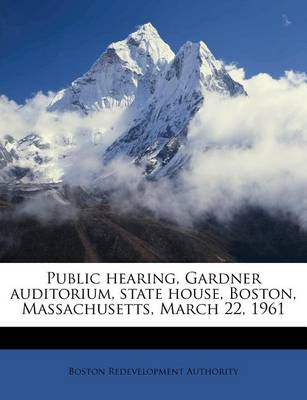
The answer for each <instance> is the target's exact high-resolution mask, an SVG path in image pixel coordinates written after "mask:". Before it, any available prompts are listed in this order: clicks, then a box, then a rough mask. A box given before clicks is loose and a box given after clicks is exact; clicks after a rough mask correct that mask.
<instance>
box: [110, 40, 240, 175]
mask: <svg viewBox="0 0 307 400" xmlns="http://www.w3.org/2000/svg"><path fill="white" fill-rule="evenodd" d="M206 92H217V93H220V94H222V95H227V96H237V95H244V94H246V93H245V91H244V88H243V87H242V86H241V85H240V84H239V83H237V82H235V81H233V80H232V79H231V77H230V76H229V74H228V73H227V71H226V70H225V68H224V66H223V65H222V64H221V62H219V61H218V60H216V59H215V58H214V56H213V54H212V53H211V52H210V50H209V49H208V47H207V46H206V45H205V43H203V42H199V43H191V42H187V43H186V44H184V45H183V46H182V47H181V49H180V50H179V52H178V54H177V55H176V57H175V59H174V60H173V61H172V62H171V63H170V65H169V66H168V68H167V69H166V70H165V72H164V74H163V75H162V76H161V78H160V80H159V82H158V84H157V88H156V91H155V93H154V94H153V95H152V97H151V99H150V101H149V102H148V105H147V107H146V108H145V109H144V110H143V111H142V113H141V115H142V116H141V117H140V118H139V119H138V120H136V121H135V124H134V126H132V127H131V128H130V129H129V130H128V132H126V133H125V134H124V135H122V136H121V137H120V138H119V139H118V140H117V141H116V142H114V143H113V144H112V145H111V146H110V147H109V148H108V150H107V153H106V159H107V160H110V159H112V158H114V157H116V156H119V155H122V154H125V155H128V156H130V157H132V158H134V159H135V161H136V162H137V163H143V164H145V169H146V174H147V175H148V176H150V175H151V176H155V177H158V176H159V175H161V170H162V169H163V171H164V173H163V175H165V174H168V175H170V174H171V173H173V172H175V170H176V169H178V168H179V167H181V166H182V164H183V160H184V159H185V158H186V157H187V155H186V154H183V153H184V152H183V149H182V148H183V146H184V144H185V142H186V138H187V134H188V125H189V122H190V121H191V119H192V118H193V116H194V115H195V114H196V113H197V111H198V110H199V109H200V107H201V105H202V104H203V102H204V100H205V97H206Z"/></svg>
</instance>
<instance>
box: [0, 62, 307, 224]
mask: <svg viewBox="0 0 307 400" xmlns="http://www.w3.org/2000/svg"><path fill="white" fill-rule="evenodd" d="M227 69H228V71H229V72H230V74H231V75H232V76H233V77H237V79H238V80H240V81H241V82H242V83H243V84H244V87H245V89H246V91H247V93H248V96H247V97H237V98H225V97H220V96H218V95H214V94H212V93H211V94H206V101H205V103H204V106H203V108H202V109H201V110H200V111H199V113H198V114H196V117H195V118H194V120H193V121H192V123H191V125H190V131H189V152H190V154H191V162H190V164H189V166H188V168H186V169H185V170H183V172H182V173H181V175H180V177H179V179H178V180H177V181H176V182H175V181H170V180H168V179H162V180H160V181H159V182H151V183H150V182H144V179H143V175H142V171H141V170H140V169H139V168H138V167H136V166H135V165H133V164H132V162H131V160H129V159H121V160H116V161H114V162H112V163H111V164H110V165H108V166H103V164H102V163H101V154H102V151H103V149H104V148H105V147H106V146H107V144H110V142H112V140H114V138H115V137H117V136H118V135H119V134H120V132H121V131H122V130H123V129H124V127H126V124H127V119H126V117H124V116H123V115H120V114H116V113H111V112H105V113H99V114H93V115H91V116H89V117H80V116H78V115H77V114H75V113H64V114H61V115H60V114H58V115H57V114H50V113H46V112H45V111H44V107H45V104H46V103H47V102H48V101H49V97H48V95H47V96H44V95H42V94H39V95H37V96H36V97H35V98H34V99H32V100H29V101H28V102H27V104H26V105H25V107H23V108H21V109H20V108H19V106H18V105H17V104H16V103H14V102H11V101H9V100H8V99H6V98H4V97H2V98H1V100H0V114H1V115H2V119H1V121H0V132H1V134H4V133H16V132H17V133H18V135H23V134H25V133H28V132H29V130H34V131H35V132H36V133H38V134H42V135H45V137H46V138H49V139H54V138H61V136H62V135H64V136H67V135H68V136H69V137H71V140H72V141H74V142H75V146H74V147H73V152H72V156H71V157H70V158H67V159H62V160H60V162H59V165H60V167H61V169H62V170H63V173H64V176H65V179H66V180H67V181H68V182H70V183H73V184H82V185H88V184H89V182H91V181H93V179H94V182H95V184H97V185H99V186H100V187H101V188H102V189H103V190H108V191H109V192H110V195H111V199H112V200H111V204H112V205H113V206H115V207H118V208H119V209H120V210H122V211H123V210H131V208H133V207H135V206H142V207H147V208H149V209H150V210H152V212H153V213H154V214H156V215H158V216H163V217H167V218H172V219H174V220H176V221H178V222H180V223H185V224H192V223H193V221H194V220H195V219H198V218H199V217H200V216H201V215H203V214H206V213H214V214H215V215H216V216H217V217H218V218H222V219H227V218H230V217H231V216H232V215H233V213H234V212H236V211H237V210H238V209H239V208H240V207H242V206H244V205H256V206H261V207H263V208H265V209H266V210H268V211H270V212H277V211H282V212H285V213H289V214H290V215H292V217H293V218H294V219H295V220H297V221H299V222H300V223H301V225H302V226H304V227H307V156H306V154H307V108H306V99H307V76H306V74H304V73H298V72H294V71H287V72H285V74H284V75H283V76H282V77H280V78H279V79H274V78H273V77H272V76H270V75H269V74H265V73H261V74H258V75H255V76H253V77H251V78H250V79H246V78H245V72H244V70H243V69H242V68H237V67H235V66H234V65H232V66H228V67H227ZM112 127H115V128H113V130H112ZM8 128H11V129H10V130H8ZM98 130H101V131H102V132H104V133H105V134H106V135H105V136H104V135H102V136H99V135H98V137H96V135H95V133H97V131H98ZM93 138H95V140H96V143H98V144H97V145H93ZM59 140H60V139H59Z"/></svg>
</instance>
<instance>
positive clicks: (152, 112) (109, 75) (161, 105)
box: [0, 23, 246, 180]
mask: <svg viewBox="0 0 307 400" xmlns="http://www.w3.org/2000/svg"><path fill="white" fill-rule="evenodd" d="M208 92H215V93H219V94H221V95H223V96H237V95H245V94H246V93H245V91H244V88H243V86H242V85H240V84H239V83H237V82H235V81H234V80H233V79H232V78H231V77H230V75H229V74H228V72H227V71H226V69H225V67H224V65H223V63H222V62H220V61H219V60H218V59H216V58H215V57H214V55H213V54H212V52H211V51H210V50H209V48H208V46H207V45H206V44H205V43H204V42H202V41H200V42H198V43H192V42H186V43H185V44H184V45H183V46H182V47H181V48H180V50H179V51H178V53H177V54H176V55H175V54H174V53H173V51H172V50H171V48H170V47H169V46H168V44H167V43H165V42H164V41H163V40H162V39H161V37H160V35H159V33H158V31H157V30H156V29H155V28H154V26H153V25H152V24H151V23H147V24H144V25H141V26H139V27H138V28H137V30H136V31H135V32H133V33H131V34H130V35H128V36H127V38H126V39H124V40H121V41H118V42H114V43H111V44H110V45H109V46H108V47H107V48H106V50H105V52H104V53H103V54H102V55H101V56H100V57H99V58H98V59H97V61H96V62H95V63H94V64H93V65H92V67H91V68H90V69H89V71H88V72H86V73H85V74H84V75H83V76H81V77H80V78H78V79H76V80H75V81H73V82H72V83H71V85H70V86H69V87H68V88H66V89H63V90H61V91H59V92H58V93H57V95H56V96H55V98H54V99H53V101H52V104H51V105H50V106H49V108H48V110H49V111H77V112H81V113H85V114H88V113H90V112H93V111H100V110H102V109H105V108H113V109H114V108H117V109H118V110H117V111H119V115H121V110H123V111H124V110H126V109H129V113H128V114H127V115H125V117H126V116H128V118H123V120H125V121H126V125H125V127H124V129H123V130H122V128H121V132H119V131H118V132H116V133H117V139H116V140H115V141H113V143H111V145H110V146H109V147H108V149H107V150H105V149H102V150H101V154H100V156H101V163H103V162H106V163H107V162H109V161H110V160H111V159H113V158H116V157H117V156H123V155H125V156H128V157H130V158H131V160H132V161H134V162H135V163H137V164H140V165H142V166H143V167H144V171H145V173H146V175H147V176H148V177H151V178H159V177H160V176H165V175H168V176H172V175H174V174H175V173H176V171H178V170H179V169H180V168H181V167H182V166H183V165H184V163H185V162H186V160H187V159H188V157H189V155H188V154H189V151H188V143H189V140H188V137H189V124H190V122H191V120H192V118H193V117H194V116H195V114H196V113H197V112H198V111H199V109H200V107H201V106H202V104H204V102H205V100H206V96H207V95H208ZM131 111H132V112H131ZM84 134H85V135H86V133H84ZM112 137H115V136H112ZM113 140H114V139H113ZM69 143H70V141H68V142H67V141H66V140H64V142H63V144H62V145H59V146H58V144H56V143H50V149H49V148H48V147H47V146H45V144H44V143H42V142H41V139H40V138H39V137H37V136H35V135H28V136H26V138H24V139H22V140H19V141H17V142H16V141H14V140H13V139H12V138H10V139H8V140H6V141H5V142H4V143H3V144H1V143H0V169H1V168H5V169H6V170H8V172H9V174H8V175H9V176H11V175H12V174H11V173H10V171H11V166H13V167H14V168H15V167H16V166H17V167H18V168H19V169H18V177H20V176H21V175H22V174H24V173H25V172H26V173H27V176H34V177H36V176H38V177H39V176H40V171H41V170H43V169H44V168H45V170H46V171H47V172H48V176H52V179H53V180H57V179H58V177H59V176H60V173H58V170H57V168H56V165H57V161H58V160H60V157H68V158H69V157H70V156H71V153H72V152H73V151H74V149H73V148H70V149H69ZM75 145H76V147H78V143H76V144H75ZM97 146H98V144H97ZM53 147H56V150H54V149H53ZM52 163H53V164H52ZM59 163H60V162H59ZM49 166H50V168H49ZM48 168H49V169H48ZM15 170H16V168H15ZM51 170H52V171H53V172H52V171H51ZM28 171H29V173H28ZM33 171H34V172H33ZM50 171H51V172H52V173H50ZM54 171H57V173H56V175H55V174H54ZM15 175H16V173H15ZM43 175H44V176H47V173H45V172H44V173H43ZM39 179H41V178H39Z"/></svg>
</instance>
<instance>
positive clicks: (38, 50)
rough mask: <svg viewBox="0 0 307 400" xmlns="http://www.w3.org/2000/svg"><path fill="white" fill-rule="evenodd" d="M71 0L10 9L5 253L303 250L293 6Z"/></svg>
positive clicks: (2, 100) (302, 99)
mask: <svg viewBox="0 0 307 400" xmlns="http://www.w3.org/2000/svg"><path fill="white" fill-rule="evenodd" d="M46 3H49V2H46ZM64 3H65V2H64ZM69 3H70V6H71V2H69V1H68V2H67V4H66V3H65V4H63V5H62V6H61V7H60V9H59V10H54V9H53V7H52V6H50V9H49V8H48V7H47V5H46V4H45V5H40V6H39V5H38V6H37V8H36V9H35V15H34V16H33V24H32V25H31V27H30V26H29V24H28V23H27V22H25V21H26V18H27V17H28V14H27V13H30V11H29V10H25V14H23V17H20V20H18V24H17V20H15V19H16V16H13V13H12V10H11V8H10V6H9V3H8V6H7V8H6V9H4V16H3V18H2V19H0V37H2V40H3V41H4V50H3V57H2V60H1V64H3V65H2V67H1V66H0V73H1V80H2V81H3V85H2V84H1V83H0V261H1V262H64V263H65V262H91V263H99V262H102V263H103V262H189V263H192V262H212V263H220V262H221V263H225V262H226V263H233V262H248V263H252V262H260V263H261V262H306V261H307V168H306V167H307V107H306V104H307V74H306V73H305V72H304V69H303V61H304V60H303V58H304V57H305V56H304V57H303V55H302V52H299V53H298V52H297V45H295V46H293V53H292V52H291V51H290V50H289V51H288V50H287V51H286V50H285V49H288V48H289V45H288V44H289V43H290V42H292V41H293V37H298V36H299V37H301V35H300V32H299V28H296V27H295V26H294V25H295V24H294V23H293V24H292V21H290V19H289V18H288V17H287V22H288V23H287V24H285V23H284V21H285V20H284V17H283V16H284V15H285V14H284V11H282V10H279V9H276V8H273V9H272V10H270V12H269V13H268V15H267V16H266V17H263V18H264V21H263V24H264V25H263V27H258V26H257V25H256V21H255V22H254V20H253V18H252V17H251V16H250V17H249V18H251V20H250V26H247V25H248V24H247V21H248V18H247V20H246V21H245V22H244V21H242V20H239V19H236V15H238V13H237V12H236V11H237V7H243V9H241V15H242V13H243V15H245V14H244V13H246V15H247V14H248V13H249V10H248V7H245V6H242V4H241V3H242V2H239V1H234V2H233V4H232V6H231V5H228V6H225V7H224V8H223V10H224V11H225V13H224V14H223V13H222V14H219V13H216V10H214V8H212V10H211V12H212V13H213V14H212V15H211V14H210V12H208V13H207V14H206V13H205V12H202V13H200V14H199V16H198V13H197V10H199V11H204V10H203V7H204V4H200V3H199V2H195V4H194V7H195V9H193V7H191V10H190V11H189V13H191V15H188V16H185V12H184V11H182V10H187V8H186V7H184V8H182V7H178V10H175V11H174V9H173V8H171V7H170V6H166V5H165V6H161V7H165V16H163V15H162V14H163V10H158V8H157V7H158V6H157V4H156V5H154V3H152V2H148V8H146V7H144V8H142V7H140V4H141V2H139V1H134V2H132V3H133V6H132V8H131V10H127V9H123V5H124V2H122V1H117V0H116V1H115V2H114V7H111V5H110V4H108V5H107V4H106V2H99V4H96V2H95V4H96V5H94V2H93V4H92V5H91V6H90V5H88V6H86V5H85V2H79V1H77V2H76V4H75V8H74V9H73V11H72V13H71V9H70V8H69ZM79 3H80V4H79ZM178 3H180V5H181V6H182V5H183V3H185V5H186V3H187V2H186V1H180V2H178ZM196 3H197V4H196ZM203 3H206V2H203ZM81 4H82V6H81ZM66 7H67V8H66ZM197 7H198V8H197ZM192 9H193V10H194V11H193V10H192ZM98 11H101V14H99V13H98ZM192 11H193V18H194V19H191V18H192ZM260 11H261V10H260ZM260 11H259V12H260ZM255 12H256V11H255ZM257 12H258V11H257ZM128 13H131V15H130V14H129V15H128ZM170 13H174V18H171V16H170ZM145 14H148V15H145ZM150 15H151V16H152V19H151V18H149V17H150ZM230 15H231V16H232V17H233V19H232V18H229V16H230ZM261 15H262V14H261ZM200 16H201V17H200ZM269 16H270V17H271V16H274V18H275V17H276V20H275V19H273V23H270V21H269V20H267V19H266V18H268V17H269ZM146 17H147V18H146ZM175 17H176V18H175ZM22 18H24V21H23V20H22ZM136 20H137V21H138V23H139V25H137V26H135V25H136V24H135V23H134V22H135V21H136ZM149 21H151V22H149ZM91 22H92V24H91ZM23 23H24V24H25V25H23ZM299 23H300V20H299V18H298V22H297V24H298V25H299ZM17 26H18V29H17ZM160 26H161V28H162V31H163V34H162V33H160V29H159V27H160ZM234 26H236V29H237V30H236V31H233V29H234V28H233V27H234ZM129 27H130V28H129ZM13 28H14V29H13ZM294 28H295V29H294ZM228 29H232V31H231V30H229V31H228ZM262 29H263V30H264V32H263V33H262V35H264V34H266V35H267V36H266V40H267V43H264V39H263V37H264V36H262V37H260V36H261V30H262ZM266 30H267V31H266ZM77 32H78V33H77ZM124 32H126V33H124ZM230 32H233V33H230ZM242 32H246V35H245V36H246V37H244V35H242ZM1 33H2V36H1ZM236 33H237V36H235V35H236ZM23 34H24V35H26V36H25V38H28V39H27V40H29V41H28V42H27V41H25V42H24V44H21V42H20V39H21V36H22V35H23ZM27 35H28V36H27ZM65 35H66V36H65ZM278 35H279V36H278ZM295 35H296V36H295ZM32 36H33V37H35V39H33V40H32V39H31V40H30V37H32ZM168 36H169V38H170V43H168ZM207 36H208V40H207V39H206V37H207ZM276 37H279V38H280V39H279V41H276ZM238 38H240V40H241V42H242V43H243V44H240V43H241V42H240V41H239V40H238ZM196 39H200V40H196ZM210 39H211V41H212V45H211V41H210ZM300 40H302V39H300ZM101 42H102V43H105V46H103V47H101V44H100V43H101ZM73 43H74V44H76V47H74V46H73ZM109 43H110V44H109ZM260 43H263V45H260ZM207 44H208V45H207ZM244 44H245V46H246V47H244ZM273 44H275V47H274V46H273ZM22 46H23V47H22ZM65 46H66V47H67V48H66V47H65ZM304 46H305V48H306V44H303V43H302V42H301V48H303V47H304ZM251 47H252V49H251ZM72 49H74V50H72ZM76 49H77V50H76ZM97 49H100V52H97ZM215 49H216V50H215ZM281 49H282V50H281ZM222 50H224V51H225V55H224V54H223V51H222ZM295 51H296V53H295V54H299V55H302V64H300V59H299V55H298V56H297V57H294V56H293V54H294V52H295ZM290 53H291V54H290ZM5 54H6V55H7V58H5V57H4V55H5ZM93 54H96V55H95V56H94V57H93V58H92V59H90V55H93ZM99 54H100V55H99ZM43 55H45V56H43ZM95 57H96V61H94V63H93V64H92V65H91V63H92V62H93V60H94V59H95ZM97 57H98V58H97ZM278 57H279V58H280V59H279V58H278ZM305 58H306V57H305ZM236 59H237V60H238V61H235V62H234V61H233V60H236ZM26 60H29V62H26ZM31 60H32V61H31ZM226 60H227V61H226ZM244 60H245V61H246V65H247V66H246V68H245V66H244ZM273 61H274V63H273ZM305 61H306V64H305V71H306V70H307V67H306V65H307V60H305ZM273 64H274V65H273ZM85 65H87V66H88V67H87V69H86V67H84V66H85ZM241 65H242V66H241ZM276 65H278V68H277V66H276ZM292 65H293V66H292ZM253 68H254V69H253ZM265 68H267V70H266V69H265ZM7 71H9V72H10V73H8V72H7ZM69 77H70V78H69ZM62 82H66V84H63V86H62V88H61V84H62ZM49 85H50V86H49Z"/></svg>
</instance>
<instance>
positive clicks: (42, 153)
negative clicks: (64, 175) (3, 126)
mask: <svg viewBox="0 0 307 400" xmlns="http://www.w3.org/2000/svg"><path fill="white" fill-rule="evenodd" d="M60 178H61V171H60V169H59V167H58V159H57V157H56V158H54V155H53V149H51V146H50V145H49V144H48V143H45V142H43V141H42V139H41V138H40V137H39V136H37V135H35V134H30V135H27V136H25V137H24V138H22V139H20V140H15V139H14V138H13V137H12V136H10V135H6V136H5V138H4V141H3V142H2V143H1V142H0V183H1V182H16V181H21V180H22V181H23V182H33V181H35V182H41V183H42V182H44V183H45V182H55V181H58V180H60Z"/></svg>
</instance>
